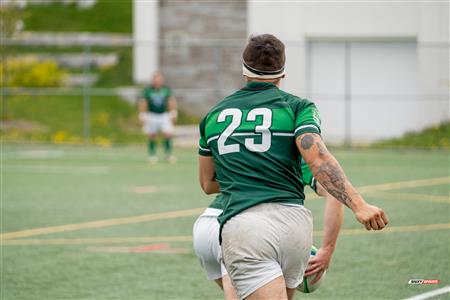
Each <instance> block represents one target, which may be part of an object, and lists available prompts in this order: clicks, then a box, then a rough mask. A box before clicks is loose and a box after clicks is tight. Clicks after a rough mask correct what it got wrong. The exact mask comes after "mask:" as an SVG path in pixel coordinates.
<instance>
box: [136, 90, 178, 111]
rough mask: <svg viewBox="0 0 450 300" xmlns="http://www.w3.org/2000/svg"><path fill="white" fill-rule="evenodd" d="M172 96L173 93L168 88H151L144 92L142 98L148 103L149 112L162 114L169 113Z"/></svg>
mask: <svg viewBox="0 0 450 300" xmlns="http://www.w3.org/2000/svg"><path fill="white" fill-rule="evenodd" d="M171 95H172V91H171V90H170V88H168V87H166V86H163V87H161V88H159V89H155V88H153V87H151V86H149V87H146V88H145V89H144V90H143V91H142V98H144V99H145V101H146V102H147V110H148V111H149V112H152V113H157V114H162V113H164V112H166V111H167V106H168V103H169V98H170V96H171Z"/></svg>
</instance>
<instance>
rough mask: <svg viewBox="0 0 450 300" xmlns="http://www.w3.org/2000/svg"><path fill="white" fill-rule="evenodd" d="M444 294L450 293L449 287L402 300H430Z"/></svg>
mask: <svg viewBox="0 0 450 300" xmlns="http://www.w3.org/2000/svg"><path fill="white" fill-rule="evenodd" d="M446 293H450V285H447V286H446V287H443V288H440V289H437V290H432V291H429V292H426V293H423V294H419V295H416V296H413V297H411V298H405V299H404V300H425V299H430V298H433V297H436V296H439V295H442V294H446Z"/></svg>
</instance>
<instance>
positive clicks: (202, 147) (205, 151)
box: [198, 117, 212, 156]
mask: <svg viewBox="0 0 450 300" xmlns="http://www.w3.org/2000/svg"><path fill="white" fill-rule="evenodd" d="M205 123H206V117H205V118H204V119H203V120H202V121H201V122H200V126H199V129H200V141H199V142H198V154H199V155H201V156H211V155H212V153H211V149H210V148H209V146H208V143H207V142H206V136H205Z"/></svg>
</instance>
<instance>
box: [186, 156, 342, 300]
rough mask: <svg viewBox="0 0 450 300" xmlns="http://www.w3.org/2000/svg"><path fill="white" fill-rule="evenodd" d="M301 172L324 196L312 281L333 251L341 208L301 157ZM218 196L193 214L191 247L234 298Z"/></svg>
mask: <svg viewBox="0 0 450 300" xmlns="http://www.w3.org/2000/svg"><path fill="white" fill-rule="evenodd" d="M301 176H302V180H303V182H304V183H305V184H306V185H309V186H310V187H311V188H312V189H313V190H314V191H315V192H316V193H317V194H318V195H319V196H323V197H325V210H324V226H323V227H324V229H323V233H324V234H323V239H322V247H321V248H320V249H319V251H318V253H317V255H315V256H314V257H313V258H310V260H309V266H308V269H307V270H306V272H305V276H309V275H310V274H316V276H315V278H314V280H313V281H312V282H311V283H312V284H314V283H315V281H317V280H319V279H320V278H321V277H322V275H323V273H324V272H325V270H326V269H327V268H328V266H329V264H330V261H331V257H332V255H333V252H334V249H335V246H336V241H337V238H338V235H339V230H340V228H341V225H342V221H343V217H344V211H343V206H342V203H341V202H339V201H337V200H336V199H334V197H333V196H331V195H330V194H328V193H327V192H326V191H325V189H323V187H322V186H321V185H320V183H317V181H316V179H315V178H314V177H313V176H312V174H311V171H310V170H309V168H308V165H307V164H306V163H305V162H304V161H302V164H301ZM222 200H223V199H222V196H221V195H220V194H219V195H218V196H217V197H216V198H215V199H214V201H213V202H212V203H211V204H210V205H209V206H208V208H206V209H205V211H204V212H203V213H202V214H201V215H200V216H199V217H198V218H197V220H196V221H195V224H194V228H193V245H194V251H195V254H196V255H197V257H198V258H199V261H200V265H201V267H202V268H203V270H204V271H205V273H206V277H207V279H208V280H214V281H215V282H216V283H217V284H218V285H219V286H220V288H221V289H222V290H223V292H224V295H225V299H227V300H231V299H238V296H237V294H236V291H235V290H234V288H233V285H232V284H231V281H230V277H229V276H228V274H227V270H226V269H225V266H224V265H223V263H222V261H221V257H222V255H221V249H220V244H219V223H218V221H217V217H218V216H219V215H220V214H221V213H222V211H223V201H222Z"/></svg>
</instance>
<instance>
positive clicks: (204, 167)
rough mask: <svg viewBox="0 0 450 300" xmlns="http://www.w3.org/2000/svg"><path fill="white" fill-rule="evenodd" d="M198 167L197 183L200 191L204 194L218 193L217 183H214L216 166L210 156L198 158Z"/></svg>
mask: <svg viewBox="0 0 450 300" xmlns="http://www.w3.org/2000/svg"><path fill="white" fill-rule="evenodd" d="M198 165H199V170H198V174H199V181H200V186H201V187H202V190H203V191H204V192H205V193H206V194H208V195H209V194H215V193H220V186H219V183H218V182H217V181H216V179H215V177H216V166H215V164H214V160H213V158H212V156H202V155H199V157H198Z"/></svg>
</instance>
